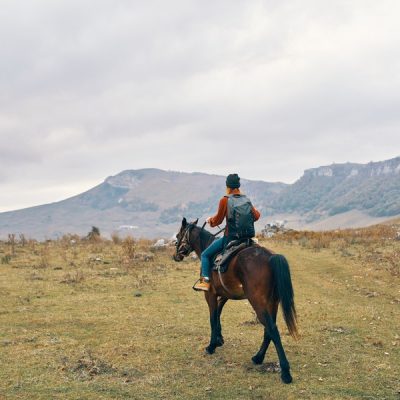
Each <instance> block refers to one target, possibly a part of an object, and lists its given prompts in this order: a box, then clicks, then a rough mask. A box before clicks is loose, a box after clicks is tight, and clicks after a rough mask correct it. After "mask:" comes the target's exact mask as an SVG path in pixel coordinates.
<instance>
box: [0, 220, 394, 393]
mask: <svg viewBox="0 0 400 400" xmlns="http://www.w3.org/2000/svg"><path fill="white" fill-rule="evenodd" d="M396 229H397V228H396V227H391V226H386V227H373V228H370V229H367V230H357V231H351V230H346V231H339V232H329V233H306V232H292V233H290V234H288V235H280V236H277V237H275V238H273V239H269V240H268V241H265V240H264V241H263V243H262V244H264V245H265V246H267V247H269V248H271V249H273V250H275V251H277V252H280V253H283V254H285V255H286V256H287V258H288V260H289V262H290V264H291V268H292V276H293V281H294V286H295V292H296V304H297V309H298V313H299V319H300V330H301V334H302V337H301V339H300V340H299V341H297V342H295V341H293V340H292V339H291V338H290V337H289V336H288V335H287V330H286V328H285V327H284V325H283V323H282V320H281V319H279V320H278V325H279V326H280V330H281V333H282V340H283V343H284V346H285V349H286V352H287V355H288V358H289V360H290V361H291V365H292V373H293V377H294V383H293V384H292V385H283V384H282V383H281V382H280V379H279V373H277V372H278V368H277V366H276V361H277V356H276V353H275V351H274V349H273V348H270V349H269V351H268V353H267V358H266V363H265V364H264V365H262V366H253V365H252V364H251V362H250V358H251V356H252V355H253V354H254V353H255V352H256V351H257V350H258V347H259V345H260V342H261V337H262V329H261V327H260V325H258V324H257V323H256V320H255V317H254V313H253V312H252V309H251V307H250V305H249V304H248V302H247V301H241V302H233V301H232V302H229V303H228V304H227V306H226V309H225V310H224V314H223V317H222V324H223V331H224V336H225V345H224V346H223V347H222V348H218V349H217V351H216V354H214V355H213V356H207V355H205V354H204V352H203V348H204V347H205V346H206V344H207V341H208V335H209V327H208V312H207V307H206V304H205V302H204V299H203V296H202V295H201V294H199V293H195V292H194V291H193V290H192V289H191V285H192V284H193V282H194V280H195V279H196V278H197V276H198V271H199V265H198V261H193V260H191V259H188V260H186V261H184V262H182V263H174V262H173V261H172V260H171V250H168V249H167V250H166V251H160V252H151V251H150V244H151V243H149V242H148V241H133V242H132V243H130V244H126V243H125V244H124V243H123V240H114V242H113V241H103V240H99V241H95V242H90V241H84V240H80V239H79V238H77V237H72V236H71V237H70V236H69V237H64V238H62V239H60V240H59V241H52V242H46V243H37V242H35V241H26V240H25V241H24V244H22V243H21V242H19V241H17V243H14V245H13V246H14V248H13V249H11V248H10V246H11V245H10V243H0V259H1V260H3V259H4V260H6V259H7V260H8V261H7V262H2V263H1V264H0V324H1V326H2V330H1V331H0V398H2V396H3V397H4V398H6V399H96V400H97V399H398V398H399V390H400V384H399V383H398V376H399V374H400V371H399V364H400V354H399V353H400V351H399V350H400V323H399V307H400V292H399V284H398V283H399V282H398V279H399V277H398V267H399V265H398V262H399V259H398V254H399V251H400V241H398V240H396V239H395V236H393V235H394V234H395V233H396V232H395V231H396ZM11 250H13V254H12V252H11ZM141 254H142V255H146V254H147V255H149V256H151V257H148V258H146V257H144V256H139V255H141ZM396 254H397V256H396Z"/></svg>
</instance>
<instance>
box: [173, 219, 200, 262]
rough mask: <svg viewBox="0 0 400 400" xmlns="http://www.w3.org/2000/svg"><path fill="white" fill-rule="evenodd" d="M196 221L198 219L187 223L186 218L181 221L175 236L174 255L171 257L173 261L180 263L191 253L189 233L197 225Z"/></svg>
mask: <svg viewBox="0 0 400 400" xmlns="http://www.w3.org/2000/svg"><path fill="white" fill-rule="evenodd" d="M198 221H199V219H198V218H197V219H196V221H193V222H187V220H186V218H183V219H182V224H181V228H180V229H179V232H178V233H177V234H176V245H175V253H174V255H173V257H172V258H173V259H174V260H175V261H178V262H179V261H182V260H183V259H184V258H185V257H187V256H188V255H189V254H190V253H191V252H192V251H193V247H192V245H191V243H190V232H191V230H192V229H193V227H195V226H196V225H197V222H198Z"/></svg>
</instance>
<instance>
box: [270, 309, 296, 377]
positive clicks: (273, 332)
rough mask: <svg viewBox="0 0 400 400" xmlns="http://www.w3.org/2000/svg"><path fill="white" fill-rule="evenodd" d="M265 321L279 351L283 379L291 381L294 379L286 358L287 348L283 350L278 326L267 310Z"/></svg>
mask: <svg viewBox="0 0 400 400" xmlns="http://www.w3.org/2000/svg"><path fill="white" fill-rule="evenodd" d="M264 321H265V324H266V325H265V327H266V329H267V331H268V335H269V336H270V337H271V340H272V341H273V343H274V345H275V348H276V352H277V353H278V357H279V365H280V367H281V379H282V381H283V383H291V382H292V380H293V379H292V376H291V375H290V365H289V361H288V359H287V358H286V354H285V350H283V346H282V342H281V336H280V335H279V331H278V327H277V326H276V323H275V321H274V319H273V318H271V316H270V315H269V313H268V312H267V311H265V312H264Z"/></svg>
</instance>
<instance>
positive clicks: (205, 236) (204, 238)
mask: <svg viewBox="0 0 400 400" xmlns="http://www.w3.org/2000/svg"><path fill="white" fill-rule="evenodd" d="M194 228H197V229H198V230H200V233H199V239H200V247H201V249H202V250H204V249H205V248H206V247H207V245H208V244H209V243H211V242H212V241H213V240H214V238H215V236H214V235H213V234H212V233H211V232H209V231H207V230H206V229H204V228H200V227H199V226H197V225H194V224H193V225H192V228H191V229H194Z"/></svg>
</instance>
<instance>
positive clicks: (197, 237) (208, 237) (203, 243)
mask: <svg viewBox="0 0 400 400" xmlns="http://www.w3.org/2000/svg"><path fill="white" fill-rule="evenodd" d="M201 232H203V234H204V238H203V240H201ZM191 236H192V237H191V238H190V239H191V240H190V242H191V245H192V248H193V250H194V251H195V253H196V254H197V257H199V258H200V257H201V253H202V252H203V251H204V250H205V249H206V248H207V247H208V246H209V245H210V243H211V242H212V239H213V235H212V234H211V233H210V232H208V231H206V230H202V229H200V228H198V227H197V228H195V229H193V231H192V235H191Z"/></svg>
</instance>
